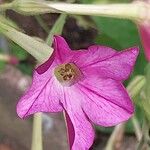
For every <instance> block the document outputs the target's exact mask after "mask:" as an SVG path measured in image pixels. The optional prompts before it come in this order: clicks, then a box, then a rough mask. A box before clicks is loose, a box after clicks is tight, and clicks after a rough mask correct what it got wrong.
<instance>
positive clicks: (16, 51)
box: [10, 42, 28, 60]
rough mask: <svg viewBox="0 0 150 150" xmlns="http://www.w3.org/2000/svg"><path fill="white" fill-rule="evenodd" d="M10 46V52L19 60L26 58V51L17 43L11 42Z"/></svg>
mask: <svg viewBox="0 0 150 150" xmlns="http://www.w3.org/2000/svg"><path fill="white" fill-rule="evenodd" d="M10 47H11V51H12V54H13V55H15V56H16V57H17V58H18V59H19V60H25V59H26V58H27V56H28V53H27V52H26V51H25V50H24V49H23V48H21V47H20V46H19V45H17V44H15V43H13V42H11V43H10Z"/></svg>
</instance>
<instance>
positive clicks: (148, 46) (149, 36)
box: [139, 22, 150, 61]
mask: <svg viewBox="0 0 150 150" xmlns="http://www.w3.org/2000/svg"><path fill="white" fill-rule="evenodd" d="M139 31H140V35H141V41H142V43H143V47H144V52H145V56H146V58H147V60H148V61H150V23H149V22H144V23H143V24H140V25H139Z"/></svg>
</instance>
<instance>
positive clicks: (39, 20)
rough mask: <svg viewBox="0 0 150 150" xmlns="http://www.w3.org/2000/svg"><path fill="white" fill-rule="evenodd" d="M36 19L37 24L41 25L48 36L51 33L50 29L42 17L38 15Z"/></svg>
mask: <svg viewBox="0 0 150 150" xmlns="http://www.w3.org/2000/svg"><path fill="white" fill-rule="evenodd" d="M35 19H36V20H37V22H38V23H39V24H40V26H41V27H42V28H43V29H44V30H45V32H46V33H47V34H48V33H49V28H48V26H47V25H46V24H45V23H44V21H43V19H42V18H41V16H39V15H37V16H35Z"/></svg>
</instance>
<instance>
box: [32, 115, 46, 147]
mask: <svg viewBox="0 0 150 150" xmlns="http://www.w3.org/2000/svg"><path fill="white" fill-rule="evenodd" d="M42 149H43V144H42V113H36V114H34V118H33V133H32V146H31V150H42Z"/></svg>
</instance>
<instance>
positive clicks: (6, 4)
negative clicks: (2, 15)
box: [0, 3, 13, 11]
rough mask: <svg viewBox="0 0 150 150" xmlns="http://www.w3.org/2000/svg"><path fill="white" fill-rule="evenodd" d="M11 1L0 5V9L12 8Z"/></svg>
mask: <svg viewBox="0 0 150 150" xmlns="http://www.w3.org/2000/svg"><path fill="white" fill-rule="evenodd" d="M12 7H13V5H12V3H5V4H1V5H0V11H6V10H7V9H12Z"/></svg>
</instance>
